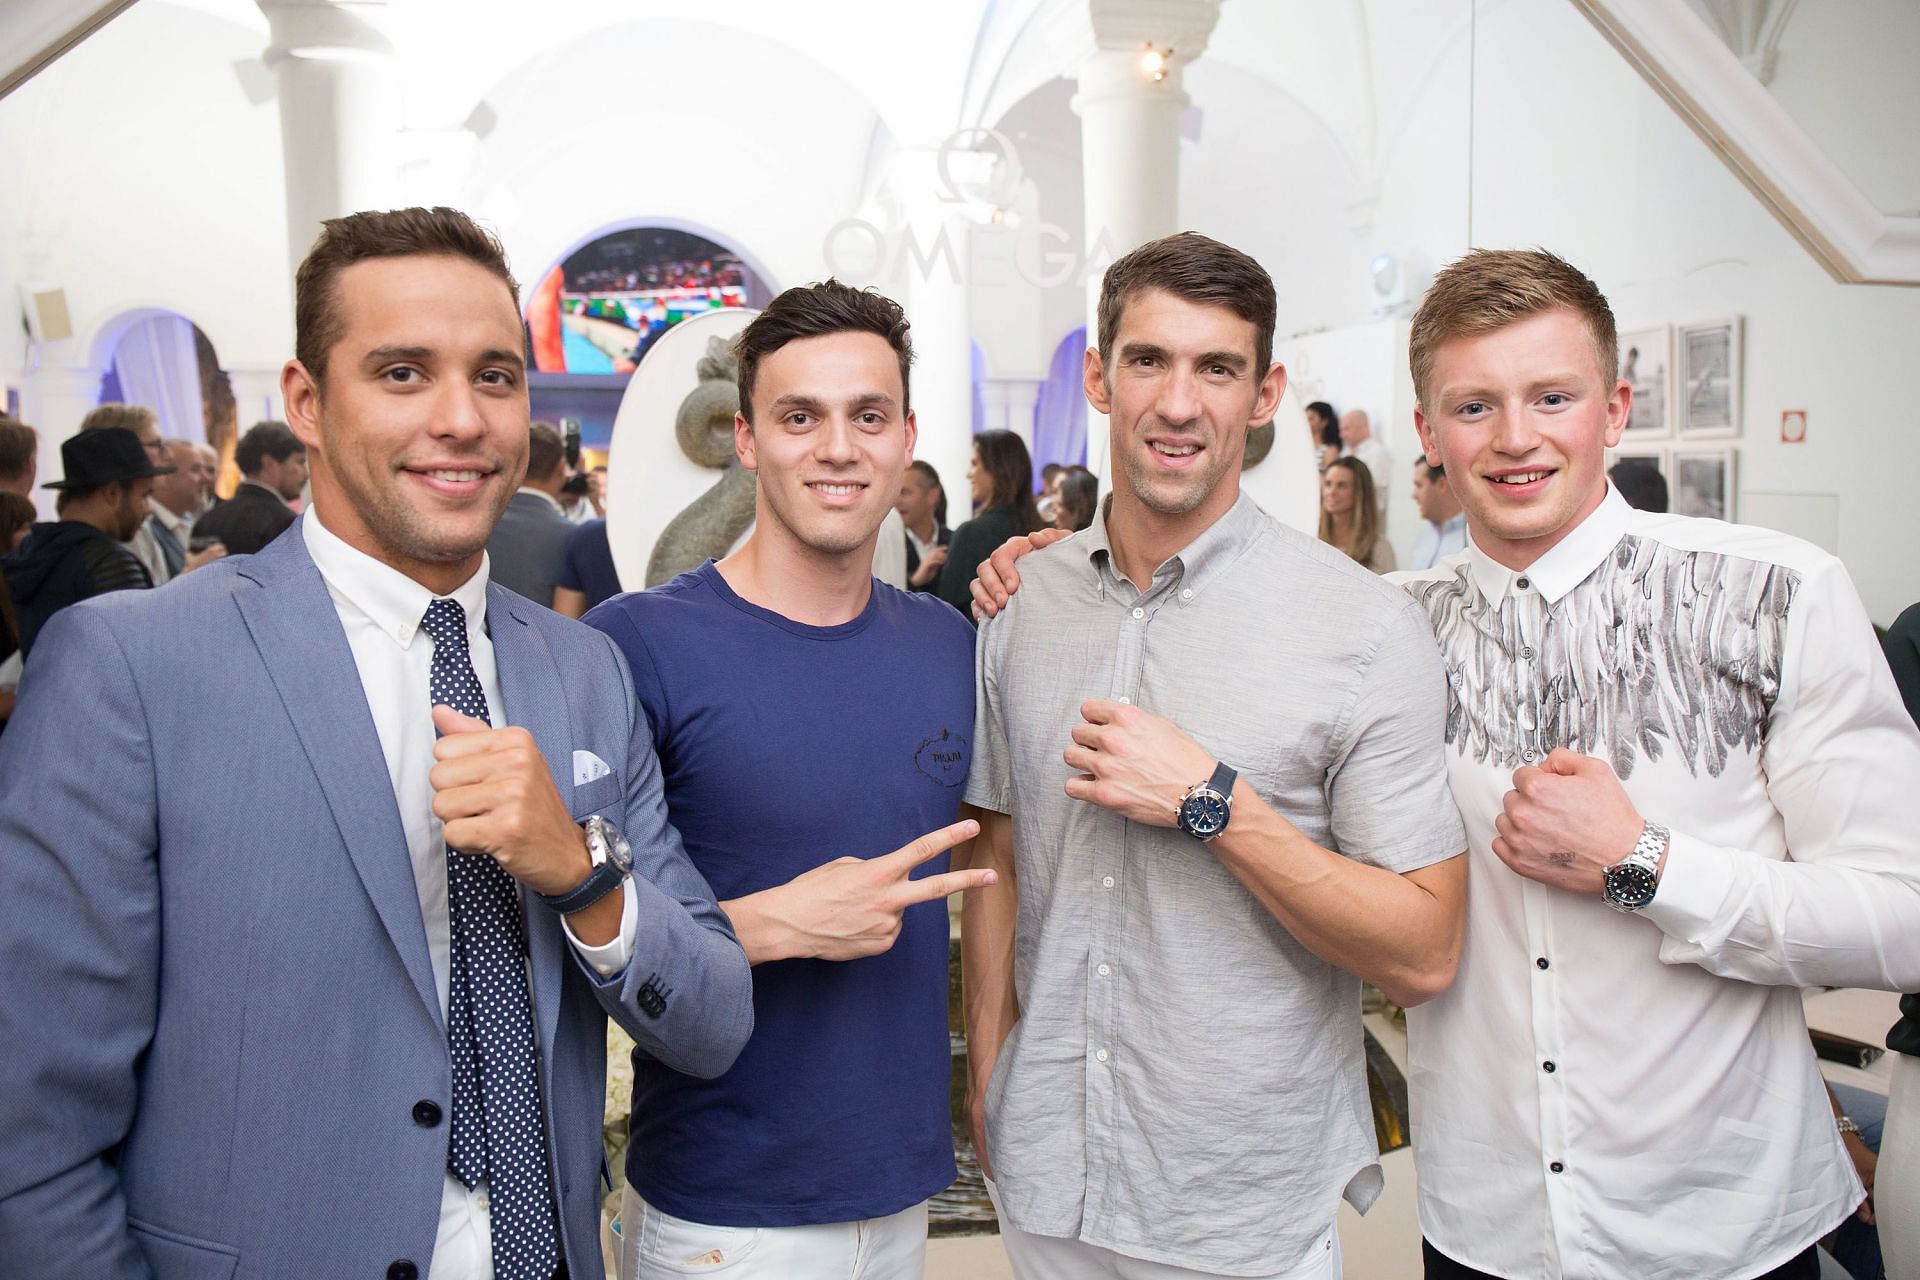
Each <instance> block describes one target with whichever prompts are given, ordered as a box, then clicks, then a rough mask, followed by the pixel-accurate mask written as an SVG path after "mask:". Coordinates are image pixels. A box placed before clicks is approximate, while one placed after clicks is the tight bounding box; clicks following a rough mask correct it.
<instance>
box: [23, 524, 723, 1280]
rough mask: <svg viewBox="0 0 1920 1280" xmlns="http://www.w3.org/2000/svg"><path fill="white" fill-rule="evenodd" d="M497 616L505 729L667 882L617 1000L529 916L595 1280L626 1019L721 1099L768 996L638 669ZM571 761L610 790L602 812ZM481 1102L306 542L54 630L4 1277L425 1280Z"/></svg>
mask: <svg viewBox="0 0 1920 1280" xmlns="http://www.w3.org/2000/svg"><path fill="white" fill-rule="evenodd" d="M487 617H488V627H489V630H490V633H491V636H492V640H493V647H494V654H495V657H496V659H497V662H498V666H499V675H500V689H501V695H502V697H503V699H504V702H505V708H504V710H505V714H506V719H507V721H508V722H509V723H511V724H516V725H521V726H523V727H525V728H526V729H528V730H529V731H530V732H531V733H532V734H533V737H534V739H535V741H536V742H537V743H538V744H539V746H540V749H541V751H542V752H543V753H544V754H545V756H546V758H547V760H548V762H549V764H550V765H551V767H552V769H553V776H554V782H555V784H556V785H557V786H558V787H559V790H560V795H561V796H562V797H563V798H564V799H566V801H567V803H568V805H569V807H570V809H571V811H572V813H573V814H574V815H575V817H576V818H582V819H583V818H585V817H586V816H587V815H588V814H590V813H596V812H599V813H605V814H607V815H608V816H609V817H612V818H615V819H616V820H617V821H618V822H619V823H620V825H621V826H622V828H623V829H624V830H625V832H626V833H627V835H628V837H629V838H630V840H631V841H632V844H633V848H634V854H635V859H636V878H635V880H634V881H633V882H631V884H630V888H629V892H632V893H634V894H635V895H636V897H637V901H638V907H639V919H640V927H639V929H638V931H637V936H636V938H635V949H634V954H633V959H632V962H631V963H630V964H629V966H628V968H627V970H626V971H625V973H624V974H622V975H620V976H619V977H617V978H615V979H613V980H611V981H607V982H603V981H601V980H600V979H599V978H598V977H597V975H595V974H594V973H593V972H592V970H591V969H590V968H589V967H587V966H586V965H585V964H584V963H583V962H581V961H580V959H579V958H578V956H577V955H575V954H574V953H573V951H572V949H571V948H570V947H569V946H568V945H567V943H566V940H565V937H564V935H563V933H562V932H561V928H560V922H559V918H558V917H557V916H556V915H555V914H554V913H553V912H552V911H551V910H549V909H548V908H547V907H545V906H544V905H542V904H540V903H538V902H537V901H535V900H533V899H532V898H531V897H530V896H528V895H526V894H525V893H524V891H523V895H522V896H523V898H524V899H525V901H526V906H525V915H526V920H527V928H528V945H529V949H530V953H531V958H532V965H531V968H532V978H533V1004H534V1011H535V1017H536V1020H537V1024H538V1034H539V1042H540V1046H541V1055H540V1056H541V1071H542V1088H543V1092H544V1098H545V1102H546V1104H547V1112H548V1114H547V1124H548V1132H549V1134H550V1135H551V1139H552V1149H553V1175H554V1177H553V1181H554V1185H555V1187H556V1188H557V1189H558V1192H559V1196H560V1202H561V1219H562V1231H563V1236H564V1240H565V1247H566V1255H567V1258H568V1260H569V1265H570V1267H571V1270H572V1274H573V1275H574V1276H575V1277H576V1278H584V1277H598V1276H600V1274H601V1266H600V1250H599V1243H598V1231H599V1214H598V1207H599V1201H600V1194H599V1183H600V1174H601V1169H602V1158H601V1152H602V1148H601V1122H602V1105H603V1089H604V1083H603V1080H604V1075H605V1056H606V1055H605V1030H604V1029H605V1022H604V1018H603V1015H602V1009H604V1010H605V1011H606V1012H608V1013H611V1014H612V1015H613V1016H614V1017H615V1018H617V1019H618V1020H619V1021H620V1023H621V1024H622V1025H623V1026H625V1027H626V1028H628V1029H629V1030H630V1031H632V1032H633V1033H634V1035H635V1037H636V1039H637V1040H638V1043H639V1045H640V1047H641V1049H642V1051H644V1052H647V1053H650V1054H652V1055H654V1056H655V1057H657V1058H659V1059H660V1060H661V1061H663V1062H665V1063H667V1064H668V1065H670V1066H673V1067H674V1068H676V1069H677V1070H681V1071H687V1072H690V1073H693V1074H695V1075H702V1076H713V1075H718V1074H719V1073H721V1072H723V1071H725V1070H726V1069H727V1067H728V1066H729V1065H731V1063H732V1061H733V1058H734V1056H735V1055H736V1054H737V1053H738V1052H739V1049H740V1047H741V1045H742V1044H744V1043H745V1041H746V1038H747V1036H748V1034H749V1033H750V1031H751V1028H752V1016H753V1015H752V981H751V978H750V976H749V972H748V968H747V963H746V958H745V956H744V955H743V954H742V953H741V950H740V947H739V945H738V943H737V942H736V941H735V940H734V938H733V935H732V932H731V931H730V929H729V927H728V924H727V920H726V916H725V914H724V913H723V912H722V911H721V910H720V909H719V908H718V907H717V906H716V905H715V903H714V901H713V897H712V893H711V891H710V890H709V889H708V887H707V884H706V882H705V881H704V880H703V879H702V878H701V877H700V875H699V873H698V872H696V871H695V870H694V869H693V866H692V864H691V863H689V862H688V860H687V858H686V855H685V853H684V852H683V850H682V849H681V846H680V839H679V836H678V835H677V834H676V833H675V832H674V831H673V829H672V828H671V827H670V826H668V825H667V813H666V803H665V800H664V799H663V796H662V791H661V781H660V769H659V764H658V762H657V760H656V759H655V757H654V753H653V747H652V741H651V736H650V734H649V732H648V728H647V724H646V719H645V716H644V715H643V714H642V713H641V712H639V711H638V710H637V704H636V703H635V701H634V697H633V689H632V684H631V677H630V675H629V673H628V670H627V666H626V663H625V662H624V661H623V660H622V659H621V657H620V654H619V652H618V650H616V649H615V648H614V646H613V644H612V642H611V641H609V640H608V639H607V638H606V637H605V636H603V635H601V634H600V633H599V632H597V631H594V630H592V629H590V628H588V627H585V626H582V625H580V624H579V623H576V622H571V621H568V620H566V619H564V618H561V617H559V616H558V615H556V614H554V613H551V612H549V611H547V610H545V609H542V608H538V607H536V606H534V605H532V604H529V603H528V602H527V601H525V600H523V599H521V598H519V597H518V596H516V595H514V594H512V593H511V592H508V591H505V590H503V589H502V588H499V587H490V588H489V590H488V595H487ZM576 750H584V751H591V752H593V753H594V754H595V755H598V756H599V757H600V758H601V759H603V760H604V761H606V762H607V763H608V764H609V765H611V766H612V773H611V774H610V775H608V776H606V777H602V778H599V779H596V780H593V781H590V782H587V783H585V784H583V785H581V786H575V785H573V753H574V752H575V751H576ZM451 1088H452V1086H451V1072H450V1068H449V1065H448V1055H447V1039H446V1030H445V1027H444V1024H443V1020H442V1015H441V1012H440V1004H439V999H438V997H437V995H436V993H435V989H434V981H433V973H432V969H431V966H430V961H429V959H428V952H427V938H426V929H425V926H424V925H423V924H422V922H421V913H420V899H419V893H418V890H417V889H416V887H415V884H414V879H413V872H412V866H411V863H410V861H409V858H408V853H407V842H406V837H405V834H404V832H403V831H402V829H401V822H400V814H399V810H398V808H397V806H396V805H395V803H394V798H393V788H392V785H391V783H390V782H389V779H388V776H387V770H386V764H385V760H384V757H383V756H382V754H381V749H380V742H379V739H378V737H377V735H376V733H375V730H374V725H373V720H372V717H371V716H370V715H369V713H368V710H367V701H366V696H365V694H364V692H363V690H362V687H361V684H360V680H359V675H358V672H357V670H356V668H355V666H354V661H353V655H352V653H351V651H350V650H349V648H348V645H347V640H346V636H345V634H344V633H343V631H342V629H341V626H340V622H339V618H338V616H337V615H336V613H335V611H334V605H333V601H332V599H331V598H330V597H329V595H328V593H327V590H326V586H325V584H324V583H323V581H322V580H321V578H320V574H319V571H318V570H317V569H316V568H315V567H314V565H313V561H312V560H311V558H309V556H308V555H307V551H306V546H305V543H304V542H303V541H302V538H301V534H300V528H299V526H298V525H295V526H294V528H293V529H291V530H289V531H288V532H287V533H286V534H284V535H283V536H281V537H280V538H279V539H278V540H277V541H276V542H274V543H273V544H272V545H271V546H269V547H268V548H267V549H266V550H265V551H263V552H261V553H260V554H259V555H257V556H237V557H233V558H231V559H229V560H227V561H224V562H222V563H220V564H218V565H213V566H209V567H208V568H204V569H201V570H198V571H196V572H194V573H191V574H188V575H185V576H184V577H182V578H180V579H177V580H176V581H175V582H174V583H172V584H171V585H169V586H168V587H166V588H164V589H160V590H155V591H125V592H118V593H115V594H112V595H107V596H101V597H98V598H96V599H93V600H90V601H87V602H85V603H83V604H80V605H76V606H73V607H72V608H69V609H66V610H64V611H62V612H61V613H60V614H59V615H57V616H56V617H55V618H54V620H53V621H52V622H51V623H50V624H49V625H48V627H47V628H46V630H45V631H44V632H43V633H42V636H41V642H40V644H39V645H38V646H36V648H35V651H34V655H33V660H32V661H31V662H30V663H29V664H28V666H27V670H26V672H25V678H24V680H23V681H22V684H21V688H20V697H19V702H18V705H17V707H16V710H15V713H14V716H13V719H12V722H11V723H10V724H9V726H8V731H7V733H6V734H5V736H4V737H3V738H0V1274H3V1275H5V1276H7V1277H10V1278H11V1277H49V1278H50V1277H62V1278H65V1277H74V1276H86V1277H89V1278H90V1280H92V1278H99V1280H107V1278H109V1277H111V1278H113V1280H119V1278H121V1277H141V1276H148V1275H153V1276H159V1277H229V1276H232V1277H289V1276H328V1277H331V1276H361V1277H369V1278H374V1277H379V1276H383V1275H385V1274H387V1269H388V1267H389V1266H390V1265H391V1264H392V1263H394V1262H396V1261H399V1260H402V1259H405V1260H408V1261H411V1262H412V1263H414V1264H415V1266H416V1267H417V1269H418V1273H419V1274H420V1275H421V1276H423V1277H424V1276H425V1275H426V1274H427V1270H428V1267H429V1265H430V1262H431V1255H432V1251H433V1245H434V1240H435V1236H436V1233H437V1226H438V1221H439V1215H440V1202H441V1191H442V1180H443V1178H444V1177H445V1172H446V1162H447V1127H446V1121H445V1119H444V1117H446V1116H448V1115H450V1114H451V1112H452V1105H451V1103H452V1099H451ZM422 1102H428V1103H431V1104H433V1106H432V1107H421V1106H419V1105H418V1104H420V1103H422ZM435 1108H437V1115H436V1114H435ZM417 1115H418V1116H420V1117H425V1118H426V1119H430V1120H432V1121H433V1122H432V1123H427V1122H425V1120H423V1119H420V1118H416V1116H417Z"/></svg>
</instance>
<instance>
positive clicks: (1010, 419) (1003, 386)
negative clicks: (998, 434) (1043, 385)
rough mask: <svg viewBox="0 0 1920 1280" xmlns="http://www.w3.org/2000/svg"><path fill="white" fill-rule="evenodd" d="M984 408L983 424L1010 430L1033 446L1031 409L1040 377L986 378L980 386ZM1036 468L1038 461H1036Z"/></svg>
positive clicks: (1027, 444) (1037, 396)
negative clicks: (985, 419)
mask: <svg viewBox="0 0 1920 1280" xmlns="http://www.w3.org/2000/svg"><path fill="white" fill-rule="evenodd" d="M981 399H982V401H983V402H984V406H985V408H986V418H987V421H986V425H987V426H988V427H990V428H992V429H994V430H996V431H1011V432H1013V434H1015V435H1017V436H1019V437H1020V439H1021V440H1023V441H1024V442H1025V443H1026V446H1027V448H1028V449H1032V448H1033V410H1034V406H1035V405H1037V404H1038V403H1039V402H1040V380H1039V379H1035V378H988V379H986V381H985V382H984V383H983V384H982V385H981ZM1035 466H1036V468H1037V467H1038V460H1037V459H1036V461H1035Z"/></svg>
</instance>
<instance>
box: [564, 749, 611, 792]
mask: <svg viewBox="0 0 1920 1280" xmlns="http://www.w3.org/2000/svg"><path fill="white" fill-rule="evenodd" d="M612 772H613V769H612V768H611V767H610V766H609V765H608V764H607V762H606V761H605V760H602V759H601V758H600V757H599V756H597V755H595V754H593V752H591V751H576V752H574V753H573V785H574V786H576V787H578V786H581V785H583V784H585V783H588V782H592V781H593V780H594V779H595V778H604V777H606V776H607V775H608V774H610V773H612Z"/></svg>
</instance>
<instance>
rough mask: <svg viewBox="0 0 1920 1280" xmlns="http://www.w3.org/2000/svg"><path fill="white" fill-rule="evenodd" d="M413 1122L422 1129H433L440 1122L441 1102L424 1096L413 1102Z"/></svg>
mask: <svg viewBox="0 0 1920 1280" xmlns="http://www.w3.org/2000/svg"><path fill="white" fill-rule="evenodd" d="M413 1122H414V1123H415V1124H417V1125H419V1126H420V1127H421V1128H422V1129H431V1128H433V1126H435V1125H437V1124H439V1123H440V1104H439V1103H437V1102H435V1101H433V1099H431V1098H422V1099H420V1101H418V1102H416V1103H414V1104H413Z"/></svg>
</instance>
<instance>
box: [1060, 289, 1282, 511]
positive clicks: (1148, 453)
mask: <svg viewBox="0 0 1920 1280" xmlns="http://www.w3.org/2000/svg"><path fill="white" fill-rule="evenodd" d="M1254 340H1255V334H1254V327H1253V324H1252V323H1251V322H1250V321H1247V320H1243V319H1241V318H1240V317H1239V316H1237V315H1235V314H1234V313H1233V312H1231V311H1229V310H1228V309H1227V308H1225V307H1219V306H1207V305H1203V304H1201V303H1197V302H1189V301H1187V300H1186V299H1185V298H1181V297H1177V296H1175V295H1174V294H1171V293H1168V292H1166V291H1165V290H1162V289H1147V290H1143V291H1142V292H1140V293H1139V294H1136V295H1135V296H1133V297H1130V298H1128V299H1127V300H1126V302H1125V304H1124V309H1123V310H1122V312H1121V314H1120V320H1119V323H1118V325H1117V326H1116V327H1115V331H1114V340H1113V367H1112V368H1111V369H1106V368H1104V367H1103V364H1102V361H1101V359H1100V354H1099V352H1098V351H1089V352H1088V353H1087V359H1086V367H1085V382H1086V392H1087V400H1088V401H1089V402H1090V403H1091V404H1092V405H1093V407H1094V408H1095V409H1098V410H1099V411H1100V412H1102V413H1104V414H1107V415H1109V419H1110V420H1109V428H1110V430H1111V432H1112V451H1113V458H1114V460H1115V462H1116V463H1118V465H1117V466H1116V467H1115V469H1114V470H1115V480H1116V483H1115V487H1114V491H1115V494H1116V500H1117V501H1120V500H1123V499H1122V498H1121V495H1125V496H1126V497H1131V498H1134V499H1137V500H1138V501H1139V502H1140V503H1141V504H1142V505H1144V506H1145V507H1146V508H1147V509H1148V510H1150V511H1154V512H1157V513H1159V514H1161V515H1168V516H1185V515H1187V514H1189V513H1197V516H1198V518H1199V521H1200V522H1199V524H1198V528H1205V527H1206V526H1207V525H1208V524H1211V523H1212V522H1213V521H1214V520H1216V519H1218V518H1219V517H1220V516H1221V515H1222V514H1224V513H1225V512H1226V510H1227V509H1228V508H1229V507H1231V506H1232V505H1233V503H1234V499H1235V498H1237V497H1238V496H1239V492H1240V467H1241V463H1242V461H1243V459H1244V457H1245V455H1246V447H1247V431H1248V430H1249V429H1250V428H1252V427H1253V426H1254V425H1256V424H1258V423H1263V422H1267V421H1269V420H1270V419H1272V417H1273V411H1274V408H1275V407H1276V406H1277V405H1278V404H1279V402H1280V396H1281V393H1282V392H1283V391H1285V390H1286V384H1287V379H1286V372H1285V371H1284V370H1283V369H1281V367H1280V366H1279V365H1274V366H1273V367H1272V368H1271V369H1257V368H1255V367H1254ZM1196 532H1197V529H1196Z"/></svg>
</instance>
